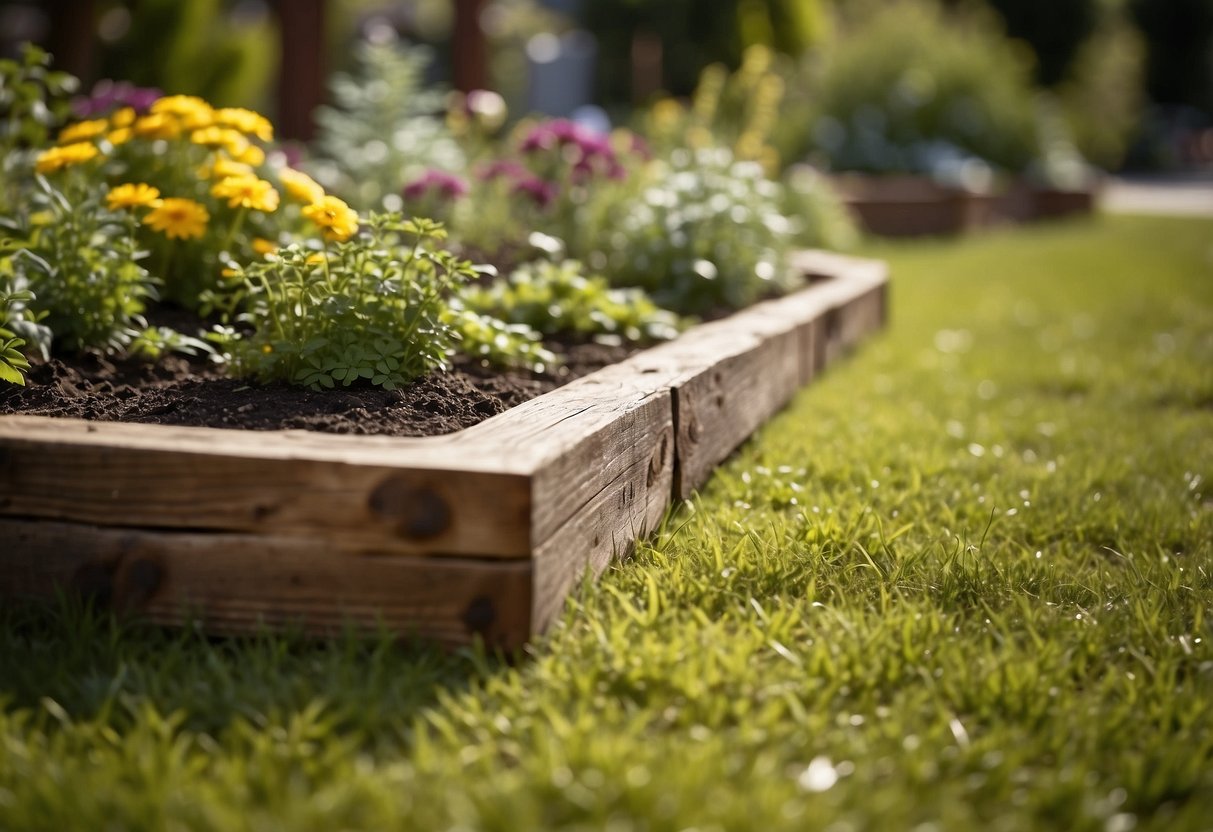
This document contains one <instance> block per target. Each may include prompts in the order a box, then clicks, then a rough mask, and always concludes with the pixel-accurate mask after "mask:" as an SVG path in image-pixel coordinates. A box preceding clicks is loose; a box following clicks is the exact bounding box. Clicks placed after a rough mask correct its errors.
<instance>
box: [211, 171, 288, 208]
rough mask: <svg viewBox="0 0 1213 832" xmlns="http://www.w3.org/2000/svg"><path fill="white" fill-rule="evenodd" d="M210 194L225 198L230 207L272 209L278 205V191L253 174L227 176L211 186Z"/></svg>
mask: <svg viewBox="0 0 1213 832" xmlns="http://www.w3.org/2000/svg"><path fill="white" fill-rule="evenodd" d="M211 195H212V196H216V197H218V198H219V199H226V200H227V204H228V206H229V207H231V208H252V209H253V210H254V211H267V212H268V211H273V210H275V209H276V208H277V207H278V192H277V191H275V190H274V186H273V185H271V184H270V183H269V182H266V181H265V180H264V179H258V178H257V177H255V176H229V177H227V178H226V179H221V180H219V182H217V183H216V184H215V185H214V186H213V187H212V188H211Z"/></svg>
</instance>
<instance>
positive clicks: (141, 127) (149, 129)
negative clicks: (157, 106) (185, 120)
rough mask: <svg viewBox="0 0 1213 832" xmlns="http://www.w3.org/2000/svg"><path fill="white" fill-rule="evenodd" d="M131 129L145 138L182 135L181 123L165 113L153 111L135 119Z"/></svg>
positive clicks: (168, 137)
mask: <svg viewBox="0 0 1213 832" xmlns="http://www.w3.org/2000/svg"><path fill="white" fill-rule="evenodd" d="M131 130H133V131H134V133H135V135H136V136H141V137H143V138H145V139H175V138H177V137H178V136H180V135H181V124H180V123H179V122H178V121H177V119H175V118H173V117H172V116H170V115H167V114H165V113H151V114H150V115H146V116H141V117H139V118H137V119H135V123H134V124H133V125H131Z"/></svg>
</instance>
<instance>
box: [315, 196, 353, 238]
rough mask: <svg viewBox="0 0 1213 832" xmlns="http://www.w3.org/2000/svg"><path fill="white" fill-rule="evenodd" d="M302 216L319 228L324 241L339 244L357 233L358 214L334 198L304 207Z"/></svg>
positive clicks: (327, 198) (324, 198) (325, 198)
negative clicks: (322, 233)
mask: <svg viewBox="0 0 1213 832" xmlns="http://www.w3.org/2000/svg"><path fill="white" fill-rule="evenodd" d="M303 216H305V217H307V218H308V219H309V220H311V221H312V222H314V223H316V225H318V226H320V229H321V230H322V231H323V232H324V238H325V239H326V240H332V241H336V242H341V241H343V240H348V239H349V238H350V237H353V236H354V235H355V234H356V233H358V212H357V211H355V210H354V209H353V208H351V207H350V206H348V205H346V204H345V203H344V202H342V201H341V200H340V199H338V198H337V197H335V196H326V197H323V198H322V199H320V200H319V201H318V202H314V203H312V204H311V205H307V206H304V208H303Z"/></svg>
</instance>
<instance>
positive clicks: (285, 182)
mask: <svg viewBox="0 0 1213 832" xmlns="http://www.w3.org/2000/svg"><path fill="white" fill-rule="evenodd" d="M278 181H279V182H281V183H282V187H283V188H284V189H286V192H287V194H288V195H289V196H290V197H291V199H297V200H299V201H300V202H303V203H307V204H309V205H310V204H311V203H313V202H319V201H320V200H322V199H324V188H322V187H320V183H319V182H317V181H316V180H315V179H313V178H312V177H310V176H308V175H307V174H306V173H304V172H303V171H299V170H295V169H294V168H282V170H280V171H278Z"/></svg>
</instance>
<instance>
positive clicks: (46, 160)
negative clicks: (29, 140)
mask: <svg viewBox="0 0 1213 832" xmlns="http://www.w3.org/2000/svg"><path fill="white" fill-rule="evenodd" d="M100 152H101V151H99V150H97V148H96V146H95V145H93V144H92V143H91V142H76V143H75V144H66V145H63V146H62V147H52V148H50V149H48V150H44V151H42V152H41V153H39V154H38V158H37V160H36V161H35V162H34V168H35V170H37V171H38V173H54V172H55V171H57V170H59V169H61V168H66V167H70V166H72V165H78V164H81V163H82V162H87V161H89V160H90V159H94V158H96V157H97V155H98V154H99V153H100Z"/></svg>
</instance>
